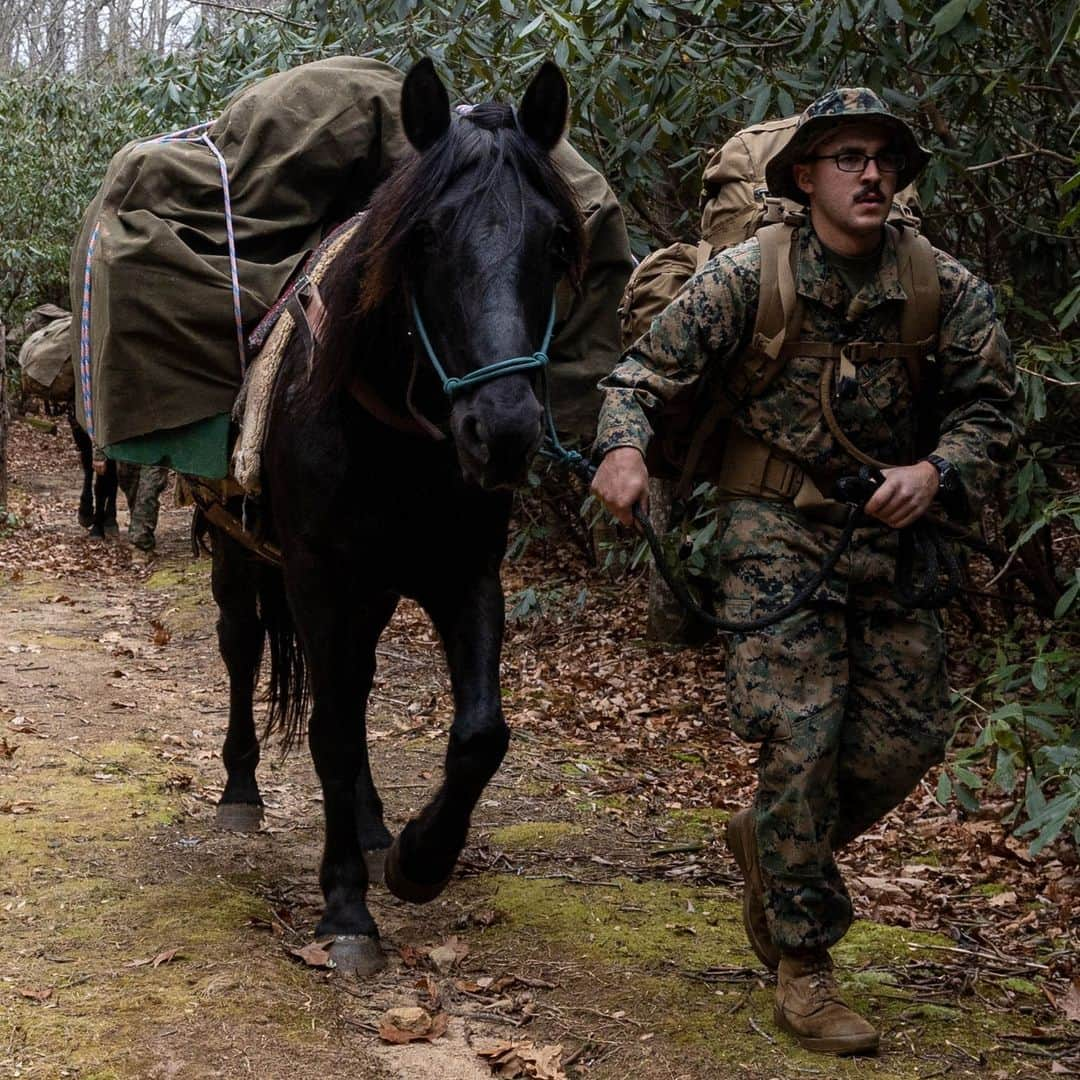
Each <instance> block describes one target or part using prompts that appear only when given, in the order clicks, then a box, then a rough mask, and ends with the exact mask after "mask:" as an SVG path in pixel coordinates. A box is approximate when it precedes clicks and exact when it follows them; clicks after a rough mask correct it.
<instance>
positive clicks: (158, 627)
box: [150, 619, 172, 645]
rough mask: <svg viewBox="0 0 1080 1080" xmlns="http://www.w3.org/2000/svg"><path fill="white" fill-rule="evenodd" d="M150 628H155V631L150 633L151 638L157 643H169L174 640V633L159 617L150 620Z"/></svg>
mask: <svg viewBox="0 0 1080 1080" xmlns="http://www.w3.org/2000/svg"><path fill="white" fill-rule="evenodd" d="M150 628H151V629H152V630H153V633H152V634H151V635H150V640H151V641H152V642H153V643H154V644H155V645H168V644H169V642H170V641H171V640H172V633H171V631H170V630H169V628H168V627H167V626H165V624H164V623H162V622H159V621H158V620H157V619H151V620H150Z"/></svg>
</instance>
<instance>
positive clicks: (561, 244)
mask: <svg viewBox="0 0 1080 1080" xmlns="http://www.w3.org/2000/svg"><path fill="white" fill-rule="evenodd" d="M551 256H552V258H553V259H554V260H555V261H556V262H558V263H561V264H562V265H563V266H569V265H570V264H571V263H572V262H573V261H574V237H573V234H572V233H571V232H570V230H569V229H568V228H567V227H566V226H565V225H556V226H555V228H554V229H553V230H552V232H551Z"/></svg>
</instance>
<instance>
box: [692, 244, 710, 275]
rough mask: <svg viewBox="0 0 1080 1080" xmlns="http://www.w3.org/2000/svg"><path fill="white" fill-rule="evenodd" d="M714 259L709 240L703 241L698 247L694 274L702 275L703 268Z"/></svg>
mask: <svg viewBox="0 0 1080 1080" xmlns="http://www.w3.org/2000/svg"><path fill="white" fill-rule="evenodd" d="M711 258H712V244H710V243H709V241H708V240H701V241H699V242H698V246H697V257H696V259H695V261H694V273H695V274H697V273H700V272H701V268H702V267H703V266H704V265H705V264H706V263H707V262H708V261H709V260H710V259H711Z"/></svg>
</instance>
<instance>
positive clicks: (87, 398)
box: [79, 222, 101, 442]
mask: <svg viewBox="0 0 1080 1080" xmlns="http://www.w3.org/2000/svg"><path fill="white" fill-rule="evenodd" d="M100 228H101V222H97V223H96V224H95V225H94V231H93V232H92V233H91V234H90V242H89V243H88V244H87V245H86V267H85V269H84V270H83V294H82V313H81V318H80V320H79V382H80V383H81V385H82V399H83V420H84V421H85V422H86V434H87V435H89V436H90V441H91V442H93V440H94V405H93V399H92V397H91V394H90V260H91V259H92V258H93V256H94V245H95V244H96V243H97V238H98V230H99V229H100Z"/></svg>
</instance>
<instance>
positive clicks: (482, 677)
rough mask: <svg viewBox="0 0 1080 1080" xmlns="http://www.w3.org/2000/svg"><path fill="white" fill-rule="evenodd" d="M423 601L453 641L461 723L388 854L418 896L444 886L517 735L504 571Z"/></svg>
mask: <svg viewBox="0 0 1080 1080" xmlns="http://www.w3.org/2000/svg"><path fill="white" fill-rule="evenodd" d="M423 603H424V607H425V608H426V609H427V611H428V613H429V614H430V615H431V618H432V620H433V621H434V623H435V627H436V629H437V630H438V631H439V635H440V637H441V638H442V640H443V642H444V643H445V645H446V658H447V663H448V664H449V667H450V680H451V683H452V686H453V691H454V723H453V726H452V727H451V729H450V745H449V746H448V747H447V751H446V767H445V777H444V779H443V783H442V786H441V787H440V788H439V790H438V791H437V792H436V794H435V797H434V798H433V799H432V800H431V802H429V803H428V805H427V806H426V807H424V809H423V810H422V811H421V812H420V814H419V815H418V816H417V817H415V818H413V819H412V820H411V821H410V822H409V823H408V824H407V825H406V826H405V828H404V829H403V830H402V831H401V835H400V836H398V838H397V839H396V840H395V841H394V844H393V846H392V847H391V849H390V853H389V854H388V855H387V857H386V884H387V887H388V888H389V889H390V891H391V892H392V893H393V894H394V895H395V896H398V897H400V898H401V899H402V900H410V901H412V902H413V903H417V904H422V903H426V902H427V901H428V900H433V899H434V898H435V897H436V896H438V895H439V893H440V892H442V890H443V888H444V887H445V885H446V882H447V880H448V879H449V877H450V873H451V871H452V870H453V869H454V864H455V863H456V862H457V859H458V856H459V855H460V854H461V849H462V848H463V847H464V846H465V839H466V837H467V836H468V832H469V820H470V818H471V816H472V811H473V808H474V807H475V806H476V803H477V801H478V800H479V798H480V794H481V792H482V791H483V790H484V787H485V786H486V785H487V782H488V781H489V780H490V779H491V777H492V776H493V775H494V774H495V770H496V769H498V767H499V764H500V763H501V762H502V759H503V755H504V754H505V753H506V747H507V745H508V743H509V741H510V730H509V728H508V727H507V726H506V722H505V720H504V719H503V714H502V702H501V697H500V693H499V653H500V651H501V647H502V632H503V594H502V586H501V585H500V584H499V577H498V573H497V571H496V572H494V573H492V572H487V573H484V574H483V575H482V576H480V577H479V578H477V579H474V580H473V581H472V582H467V583H464V584H462V583H460V582H459V583H457V584H456V585H455V586H454V587H453V588H452V591H451V590H445V591H444V592H443V594H442V595H440V596H438V597H437V598H435V599H425V600H424V601H423Z"/></svg>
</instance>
